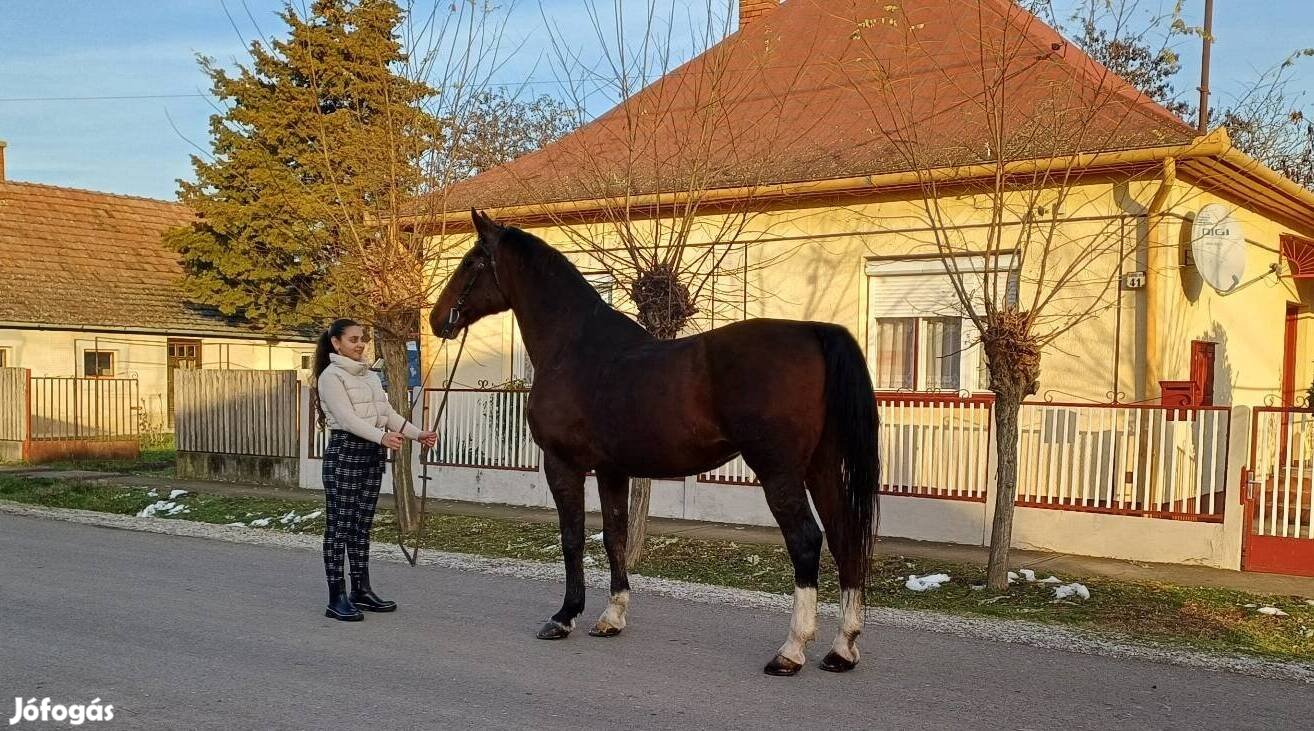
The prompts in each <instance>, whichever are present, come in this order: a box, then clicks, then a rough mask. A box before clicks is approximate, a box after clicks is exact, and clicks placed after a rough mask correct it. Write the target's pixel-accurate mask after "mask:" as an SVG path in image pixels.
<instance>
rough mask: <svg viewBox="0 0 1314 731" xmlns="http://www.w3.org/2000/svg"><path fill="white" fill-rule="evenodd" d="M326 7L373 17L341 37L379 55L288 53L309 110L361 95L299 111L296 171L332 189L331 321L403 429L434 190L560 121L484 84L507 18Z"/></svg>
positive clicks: (403, 524) (411, 517) (439, 248)
mask: <svg viewBox="0 0 1314 731" xmlns="http://www.w3.org/2000/svg"><path fill="white" fill-rule="evenodd" d="M328 4H329V5H342V6H343V7H345V8H348V9H350V10H351V11H352V12H354V13H356V14H357V15H358V16H363V17H364V18H368V17H372V16H374V15H376V16H378V17H377V18H376V22H375V25H374V26H373V27H367V26H364V25H362V24H361V23H360V22H358V19H353V21H352V22H351V23H350V24H349V26H350V28H351V32H352V33H362V32H365V31H366V30H367V29H368V30H372V31H373V32H374V33H376V34H380V35H382V36H384V37H383V38H380V39H378V43H379V45H380V47H381V49H382V50H381V51H380V53H382V54H386V55H381V56H378V57H373V58H371V57H364V58H360V57H355V58H347V59H345V61H344V60H340V59H334V58H333V55H332V49H331V48H327V47H316V46H315V45H314V43H313V40H312V42H310V43H306V44H305V47H303V48H299V49H292V52H294V53H302V54H304V55H305V56H306V57H307V58H308V59H312V61H311V62H309V63H308V64H307V65H308V66H309V67H310V69H311V71H310V73H309V81H308V85H309V86H310V87H311V89H312V90H314V91H315V92H316V93H315V94H313V95H312V96H313V98H314V99H317V100H322V99H324V98H326V97H330V96H331V95H333V94H338V95H340V96H341V92H340V89H341V88H342V87H344V86H345V87H347V88H359V89H363V90H364V93H360V94H357V95H355V96H352V95H351V94H348V95H346V96H347V98H348V100H349V101H348V103H346V104H340V105H327V104H323V103H316V104H315V105H314V107H313V108H312V109H310V110H308V120H307V127H308V128H309V130H311V131H310V136H311V137H312V138H313V140H314V141H315V145H314V147H315V152H316V154H315V155H314V156H312V157H311V158H309V159H308V160H306V161H304V162H303V164H304V165H306V166H307V168H310V169H314V170H316V171H317V174H318V176H319V177H322V178H323V179H326V180H329V181H332V183H333V184H332V185H330V186H326V187H321V188H319V189H318V193H319V203H320V206H319V210H320V211H321V212H322V216H323V218H322V221H323V225H325V226H327V227H329V228H332V229H333V230H334V231H336V232H337V236H336V241H337V243H338V250H337V260H336V267H335V276H336V284H337V286H336V287H335V288H334V291H335V292H336V293H337V300H338V303H339V305H338V306H339V308H340V311H344V312H354V313H359V316H360V317H361V318H362V319H364V320H365V321H367V322H368V323H369V324H370V325H372V326H373V330H374V333H375V335H376V340H377V344H378V348H377V352H378V354H379V355H380V356H381V357H382V359H383V364H384V373H385V374H386V376H387V379H388V381H389V383H390V384H391V388H390V392H389V398H390V400H391V401H392V405H393V407H394V408H396V409H397V411H398V412H399V413H401V414H402V415H403V416H405V417H407V418H411V416H412V414H411V411H412V408H413V405H414V403H413V400H412V398H411V395H410V389H409V388H407V385H408V384H409V382H410V367H409V358H408V354H407V343H408V342H409V341H413V340H416V339H418V336H419V327H420V321H421V318H420V312H421V311H422V310H424V309H425V308H426V307H427V306H429V305H430V304H431V303H432V301H433V299H434V296H435V294H436V291H437V289H436V288H437V287H439V285H441V281H439V280H437V279H435V278H432V277H431V276H429V275H430V274H431V272H432V270H433V266H434V262H436V261H437V260H438V259H439V258H440V257H441V256H442V255H443V253H444V251H445V249H444V246H446V245H451V244H452V241H453V239H452V238H450V237H447V236H446V235H445V234H446V231H445V225H446V223H445V222H446V216H445V214H446V213H447V200H448V198H447V195H446V193H447V191H448V190H450V188H451V187H452V185H453V184H454V183H456V182H457V181H460V180H463V179H466V178H468V177H470V176H471V175H473V174H475V173H477V172H479V171H480V170H481V169H483V168H485V167H488V166H493V165H497V164H500V163H502V162H505V161H507V160H508V159H510V158H512V157H514V156H516V155H519V154H522V153H524V152H525V151H528V150H530V149H533V148H534V147H536V146H538V145H540V144H542V143H544V142H547V141H550V140H551V139H553V138H555V137H556V136H557V135H559V134H561V132H562V131H564V130H565V129H568V128H569V127H570V126H572V125H573V118H572V117H571V116H570V114H569V110H567V109H565V108H564V107H562V106H561V105H560V104H556V103H554V102H553V101H552V100H550V99H537V100H532V101H530V102H523V101H521V100H520V99H519V98H518V96H517V95H516V94H515V93H513V91H510V90H508V89H507V88H506V87H504V86H502V85H499V84H498V83H496V82H495V78H496V77H497V74H498V72H499V70H500V69H501V68H502V65H503V64H504V63H505V62H506V60H507V58H508V57H509V54H510V49H508V48H507V47H505V45H504V43H505V38H506V25H507V20H508V18H509V14H510V12H511V11H512V10H513V7H511V6H506V7H495V6H492V5H488V4H483V3H455V4H447V3H432V4H427V3H426V4H418V3H409V2H408V3H406V4H405V5H404V6H398V5H397V4H396V3H395V2H393V1H392V0H358V2H354V3H328ZM316 10H320V11H322V8H319V7H318V5H317V6H316ZM312 38H313V37H312ZM319 59H327V60H333V61H334V63H327V62H326V63H324V64H322V65H320V66H318V67H317V66H316V65H315V63H314V61H313V60H319ZM416 220H425V221H436V222H438V223H437V230H432V229H428V230H417V228H416V227H415V226H413V225H412V223H413V222H414V221H416ZM435 234H436V236H434V235H435ZM431 236H433V238H430V237H431ZM424 375H426V374H422V378H423V377H424ZM411 459H412V455H411V452H410V451H409V450H401V451H400V452H398V454H397V456H396V461H395V463H394V468H393V489H394V494H395V499H396V504H397V515H398V523H399V527H400V528H401V530H402V531H403V532H410V531H412V530H414V529H415V528H416V527H417V525H418V522H417V518H418V504H417V502H416V499H415V498H416V494H415V488H414V485H413V478H412V474H413V470H412V461H411Z"/></svg>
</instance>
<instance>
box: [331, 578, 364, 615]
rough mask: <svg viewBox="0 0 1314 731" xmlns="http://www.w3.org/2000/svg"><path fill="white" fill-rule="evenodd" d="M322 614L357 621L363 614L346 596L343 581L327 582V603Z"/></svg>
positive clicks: (345, 587)
mask: <svg viewBox="0 0 1314 731" xmlns="http://www.w3.org/2000/svg"><path fill="white" fill-rule="evenodd" d="M324 616H325V617H328V618H329V619H336V620H340V621H342V622H359V621H361V620H362V619H365V615H364V614H361V612H360V610H359V609H357V608H356V605H355V604H352V602H351V600H350V599H348V598H347V585H346V582H344V581H330V582H329V603H328V608H327V609H325V610H324Z"/></svg>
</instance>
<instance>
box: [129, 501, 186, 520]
mask: <svg viewBox="0 0 1314 731" xmlns="http://www.w3.org/2000/svg"><path fill="white" fill-rule="evenodd" d="M178 507H181V506H180V505H178V503H175V502H170V501H168V500H156V501H155V502H153V503H151V504H150V505H147V506H146V507H144V508H142V509H141V512H140V513H137V517H138V518H154V517H155V515H156V514H158V513H167V514H169V515H177V511H175V510H174V508H178ZM170 511H174V512H170Z"/></svg>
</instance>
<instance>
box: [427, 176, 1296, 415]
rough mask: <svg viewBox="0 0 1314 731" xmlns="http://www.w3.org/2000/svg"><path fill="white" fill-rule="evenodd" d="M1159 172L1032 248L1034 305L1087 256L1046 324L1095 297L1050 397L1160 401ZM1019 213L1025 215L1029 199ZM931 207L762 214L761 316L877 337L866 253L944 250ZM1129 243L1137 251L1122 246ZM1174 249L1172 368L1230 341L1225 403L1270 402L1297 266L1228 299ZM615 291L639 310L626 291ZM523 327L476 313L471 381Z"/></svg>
mask: <svg viewBox="0 0 1314 731" xmlns="http://www.w3.org/2000/svg"><path fill="white" fill-rule="evenodd" d="M1158 185H1159V183H1158V179H1157V178H1154V177H1149V178H1146V179H1144V180H1138V181H1133V182H1131V183H1121V184H1115V183H1092V184H1089V185H1086V186H1082V187H1079V188H1076V189H1074V190H1073V191H1072V193H1071V195H1070V197H1069V199H1068V201H1067V202H1066V203H1065V205H1064V206H1063V209H1062V210H1061V211H1060V214H1059V218H1060V219H1061V220H1062V223H1060V224H1059V226H1058V227H1057V229H1056V231H1057V233H1056V234H1055V240H1056V241H1059V242H1061V243H1062V246H1061V247H1059V248H1058V249H1057V251H1056V252H1055V253H1054V255H1053V256H1051V257H1050V260H1049V261H1046V262H1044V266H1045V267H1048V269H1045V270H1042V268H1041V267H1042V263H1041V262H1040V261H1039V259H1040V257H1038V256H1037V255H1036V252H1038V251H1039V250H1040V249H1039V248H1037V247H1035V246H1033V247H1032V248H1031V249H1029V251H1030V252H1031V253H1030V254H1029V255H1028V257H1027V260H1026V264H1025V266H1024V269H1023V271H1022V273H1021V286H1020V290H1021V291H1020V300H1021V302H1022V304H1023V306H1024V307H1025V306H1027V305H1028V304H1029V303H1031V302H1032V301H1033V299H1034V296H1035V295H1036V293H1037V292H1038V291H1039V292H1040V293H1041V294H1044V293H1047V292H1049V291H1051V289H1052V288H1051V287H1050V286H1049V285H1050V284H1052V282H1053V275H1052V274H1045V273H1042V271H1048V272H1052V271H1054V270H1055V269H1056V268H1060V269H1061V267H1062V266H1064V265H1065V264H1066V263H1070V262H1072V261H1073V260H1078V261H1081V262H1082V266H1081V271H1080V273H1079V276H1077V278H1076V280H1075V281H1074V283H1072V284H1071V285H1070V286H1068V287H1065V288H1064V289H1063V290H1062V292H1061V294H1060V297H1059V301H1058V302H1056V303H1050V304H1049V305H1047V310H1046V311H1047V312H1049V313H1051V314H1055V315H1064V316H1062V317H1055V318H1054V319H1053V320H1052V321H1051V322H1049V323H1048V325H1049V326H1051V327H1052V326H1059V325H1065V324H1071V321H1072V317H1071V315H1072V313H1073V312H1081V311H1085V310H1087V309H1093V312H1091V313H1090V316H1089V317H1086V318H1084V319H1082V320H1081V321H1080V322H1079V323H1078V324H1075V325H1073V326H1072V327H1071V328H1070V329H1068V330H1066V331H1065V332H1063V333H1062V335H1060V336H1058V337H1057V338H1056V339H1055V341H1054V342H1053V344H1052V345H1051V346H1050V347H1049V348H1047V350H1046V352H1045V355H1044V358H1043V360H1042V375H1041V392H1040V394H1039V397H1041V398H1050V399H1053V400H1060V401H1062V400H1080V401H1095V402H1103V401H1106V400H1108V399H1109V398H1110V397H1111V396H1113V395H1114V393H1115V392H1117V393H1118V396H1119V398H1120V399H1121V400H1122V401H1125V402H1135V401H1148V400H1157V397H1158V387H1157V384H1152V383H1147V381H1146V376H1145V373H1146V370H1145V362H1146V358H1147V348H1148V347H1149V346H1147V345H1146V343H1145V342H1144V338H1145V332H1146V327H1147V324H1146V317H1147V295H1146V290H1145V289H1123V288H1121V287H1120V286H1119V285H1118V272H1119V269H1120V268H1121V270H1122V271H1123V272H1130V271H1133V270H1144V269H1145V268H1146V255H1145V251H1144V242H1145V241H1146V237H1147V233H1148V229H1147V226H1148V224H1147V218H1146V216H1145V213H1146V209H1147V207H1148V205H1149V202H1150V201H1151V199H1152V198H1153V196H1154V193H1155V191H1156V190H1157V189H1158ZM1043 200H1044V196H1042V197H1041V201H1042V202H1043ZM1217 200H1218V199H1217V198H1215V197H1213V196H1210V195H1207V194H1205V193H1203V192H1202V191H1200V190H1199V189H1196V188H1194V187H1192V186H1190V185H1187V184H1184V183H1180V182H1179V183H1178V184H1177V186H1176V187H1175V188H1174V192H1173V195H1171V196H1170V197H1169V200H1168V207H1167V210H1168V213H1169V215H1167V216H1165V217H1164V219H1163V222H1162V224H1161V226H1162V236H1161V240H1163V241H1165V242H1168V243H1169V244H1170V245H1172V246H1173V247H1174V249H1176V247H1177V246H1178V245H1179V244H1181V243H1182V242H1184V241H1185V240H1186V239H1181V238H1180V237H1181V236H1182V230H1183V227H1185V228H1186V229H1187V230H1188V231H1189V222H1184V219H1186V218H1188V217H1189V215H1190V213H1191V212H1192V211H1195V210H1199V208H1201V207H1202V206H1204V205H1206V204H1208V203H1211V202H1216V201H1217ZM983 203H984V202H983V200H982V199H979V198H976V199H974V198H971V197H963V198H953V199H945V200H944V201H943V202H942V205H941V207H940V213H941V215H943V216H944V217H945V220H946V221H948V222H949V223H950V228H951V229H952V231H953V232H954V234H953V235H954V241H955V242H956V243H955V247H962V248H963V249H972V248H978V249H979V248H980V247H983V246H984V245H985V235H986V234H985V232H986V230H988V229H987V227H986V226H984V225H983V224H987V223H988V222H989V206H988V205H984V204H983ZM1014 214H1016V215H1020V211H1014ZM1237 215H1238V217H1239V218H1240V219H1241V220H1242V222H1243V225H1244V226H1245V227H1246V231H1247V238H1248V239H1250V240H1251V241H1252V242H1253V243H1252V245H1251V246H1250V249H1249V253H1250V262H1249V274H1251V275H1257V274H1260V273H1261V272H1262V271H1264V270H1265V269H1267V268H1268V267H1269V266H1270V265H1271V264H1273V263H1275V262H1276V261H1277V254H1276V253H1275V251H1272V250H1276V248H1277V246H1278V244H1277V239H1278V235H1279V234H1280V233H1282V232H1283V231H1285V230H1286V229H1284V228H1283V227H1282V226H1281V225H1279V224H1277V223H1275V222H1273V221H1270V220H1268V219H1266V218H1264V217H1263V216H1260V215H1258V214H1255V213H1253V212H1251V211H1245V210H1238V213H1237ZM926 221H927V216H926V212H925V209H924V207H923V205H922V202H921V200H920V199H918V198H915V197H911V196H909V197H905V198H893V199H885V200H880V201H874V202H865V203H854V204H849V205H845V206H843V207H815V208H808V209H802V210H791V211H783V212H774V213H764V214H760V215H758V216H756V217H755V218H754V219H753V220H752V222H751V223H750V226H749V229H750V230H749V231H748V232H746V233H745V234H744V235H743V236H741V238H740V240H741V241H743V240H754V241H756V243H753V244H752V245H751V246H750V247H749V253H748V256H749V257H750V266H749V271H748V276H747V285H746V290H747V292H748V293H749V297H748V302H747V315H748V316H749V317H781V318H789V319H806V320H823V321H828V322H835V323H839V324H841V325H844V326H845V327H847V328H849V329H850V330H851V331H852V332H853V333H854V334H855V336H857V338H858V340H859V342H860V343H862V344H863V345H864V348H865V347H866V343H867V332H866V331H867V313H866V310H867V302H868V295H867V289H868V286H869V278H868V277H867V275H866V273H865V262H866V261H867V260H868V259H869V258H873V257H909V256H926V255H933V254H935V253H936V252H937V250H938V249H937V246H936V244H935V241H934V237H933V236H932V235H931V233H930V229H929V228H928V227H927V225H926ZM720 225H721V223H720V220H710V219H709V222H708V223H707V225H706V226H705V230H704V232H703V233H704V234H706V233H707V232H714V231H716V230H718V228H719V226H720ZM529 230H530V232H531V233H534V234H535V235H537V236H539V237H541V238H543V239H544V240H546V241H547V242H548V243H550V244H553V245H555V246H557V247H558V248H559V249H561V250H563V251H565V252H566V253H567V255H568V256H569V257H570V258H572V260H574V261H575V262H576V264H577V265H578V266H580V268H581V269H586V270H587V269H590V268H597V266H596V263H594V262H592V261H591V258H592V255H591V254H587V253H583V252H580V251H579V250H578V249H577V247H574V246H572V245H571V243H570V242H571V236H570V235H567V234H566V233H565V232H563V231H562V230H561V229H559V228H557V227H553V226H541V227H535V228H531V229H529ZM1020 230H1021V229H1020V227H1019V226H1017V225H1016V221H1015V225H1012V226H1008V227H1005V228H1004V231H1005V234H1004V235H1005V237H1006V239H1008V240H1006V242H1005V246H1014V245H1016V240H1015V239H1016V237H1017V235H1018V231H1020ZM581 233H582V234H584V235H589V236H592V237H595V238H596V239H597V240H603V241H608V240H614V238H615V237H614V232H613V231H612V230H611V229H610V228H609V227H608V226H606V225H594V226H592V227H590V228H589V229H581V230H578V231H576V234H577V235H578V234H581ZM692 240H693V241H696V242H700V243H704V242H705V241H707V240H708V239H700V238H699V236H698V235H695V236H693V237H692ZM469 245H470V239H469V237H468V236H467V237H465V238H464V239H461V240H454V241H453V242H452V243H451V245H450V247H445V248H447V249H448V250H449V251H452V252H454V256H459V254H461V253H463V252H464V250H465V249H466V248H468V246H469ZM1091 246H1098V247H1102V248H1103V249H1104V251H1103V253H1102V254H1101V255H1100V256H1095V257H1089V258H1086V255H1084V254H1080V253H1078V251H1079V250H1081V249H1082V247H1091ZM1264 247H1267V248H1264ZM1119 248H1122V251H1123V252H1124V254H1123V255H1122V256H1121V257H1120V256H1119V254H1118V253H1117V251H1118V249H1119ZM1270 249H1272V250H1270ZM729 261H730V262H733V261H734V259H733V258H731V259H730V260H729ZM1163 261H1165V262H1168V266H1167V267H1166V268H1165V269H1163V270H1161V271H1157V272H1151V273H1150V276H1153V277H1156V283H1157V284H1159V285H1160V289H1159V291H1160V292H1161V293H1162V298H1161V299H1160V300H1159V301H1160V303H1161V304H1160V310H1161V312H1160V320H1159V322H1160V345H1159V348H1160V353H1161V358H1162V370H1163V372H1162V378H1164V379H1185V378H1187V376H1188V371H1189V358H1190V342H1191V340H1194V339H1207V340H1214V341H1216V342H1218V343H1219V345H1218V363H1219V368H1218V372H1217V374H1216V382H1217V389H1216V390H1217V403H1239V404H1258V403H1263V402H1264V400H1265V399H1266V398H1272V397H1273V396H1274V395H1275V394H1276V393H1277V389H1278V385H1279V382H1280V369H1281V355H1282V331H1283V318H1284V312H1285V309H1284V308H1285V303H1286V302H1287V301H1288V300H1290V301H1305V302H1311V303H1314V298H1311V297H1309V296H1305V297H1304V298H1303V299H1302V297H1301V296H1300V292H1299V291H1298V289H1297V287H1295V285H1293V284H1292V282H1291V281H1290V280H1289V279H1282V280H1279V279H1278V278H1277V277H1276V276H1269V277H1268V278H1266V279H1265V280H1263V281H1261V282H1259V283H1256V284H1253V285H1250V286H1249V287H1247V288H1246V289H1244V290H1242V291H1240V292H1237V293H1234V294H1232V295H1228V296H1226V297H1224V296H1220V295H1218V294H1217V293H1215V292H1213V291H1212V290H1210V289H1209V288H1208V286H1207V285H1201V284H1200V282H1199V277H1198V275H1197V274H1196V273H1195V272H1194V270H1193V269H1192V268H1190V267H1186V266H1183V265H1182V259H1181V257H1180V256H1178V255H1177V253H1175V251H1174V252H1173V253H1172V254H1171V255H1170V256H1166V257H1164V258H1163ZM450 263H451V262H450V261H448V262H446V263H445V264H444V265H442V266H440V267H439V268H438V269H437V270H436V272H437V273H436V274H435V281H439V282H441V281H442V279H443V274H442V269H443V267H444V266H448V265H450ZM1120 264H1121V267H1120ZM744 289H745V287H744V283H743V282H742V281H741V280H736V281H734V282H724V283H723V284H722V286H721V287H719V288H718V296H722V297H724V298H726V299H728V300H737V299H740V298H741V296H742V292H743V291H744ZM617 304H618V306H619V307H620V308H621V309H622V310H624V309H626V303H625V301H624V299H623V297H622V298H618V302H617ZM743 310H744V307H743V306H742V304H741V303H740V302H729V301H722V302H721V303H720V305H719V306H718V307H717V312H718V318H719V322H724V321H725V319H726V318H727V317H734V318H738V317H740V316H742V314H743ZM1306 323H1307V326H1308V329H1309V330H1310V332H1311V335H1314V317H1311V318H1306ZM711 324H712V323H711V317H710V316H708V315H707V314H704V315H702V316H700V317H699V318H698V319H697V321H696V322H695V323H694V324H693V326H692V327H691V328H690V330H691V331H697V330H701V329H705V328H707V327H709V326H710V325H711ZM513 339H514V327H513V324H512V321H511V319H510V317H509V316H506V315H503V316H499V317H494V318H489V319H487V320H485V321H482V322H480V323H477V324H476V325H475V326H473V327H472V328H471V333H470V339H469V342H468V343H467V346H466V355H465V356H464V359H463V361H462V365H461V369H460V372H459V373H458V374H457V383H458V384H459V385H462V386H476V385H478V383H479V382H480V381H484V382H487V383H501V382H504V381H506V380H507V379H508V378H510V377H511V375H512V366H511V358H510V357H509V354H510V353H511V352H512V349H513V346H512V342H513ZM434 344H435V341H434V339H433V338H431V337H428V336H427V333H426V339H425V343H424V348H425V355H424V361H425V363H426V364H428V363H430V362H432V363H433V366H432V368H431V369H429V372H428V377H427V382H428V383H430V384H431V385H435V384H437V383H439V382H440V381H441V379H442V378H443V377H444V376H445V374H446V372H447V362H448V361H447V360H446V359H445V357H444V355H443V353H441V352H437V353H436V352H435V350H434V349H433V348H434ZM1302 348H1303V351H1302V355H1301V358H1300V367H1301V369H1302V370H1301V373H1300V374H1299V375H1298V384H1300V385H1299V388H1301V389H1303V387H1304V385H1305V384H1307V383H1308V382H1309V380H1310V378H1311V376H1314V338H1303V340H1302ZM454 352H455V350H454V346H449V353H448V354H447V357H450V355H451V354H453V353H454Z"/></svg>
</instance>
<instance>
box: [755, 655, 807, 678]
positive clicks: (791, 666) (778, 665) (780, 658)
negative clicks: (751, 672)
mask: <svg viewBox="0 0 1314 731" xmlns="http://www.w3.org/2000/svg"><path fill="white" fill-rule="evenodd" d="M802 669H803V663H799V662H794V661H793V660H790V659H789V658H787V657H785V656H784V655H776V656H775V657H773V658H771V662H769V663H767V665H766V667H764V668H762V672H764V673H766V674H767V675H781V676H788V675H798V671H800V670H802Z"/></svg>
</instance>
